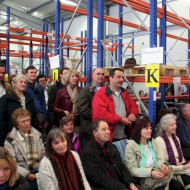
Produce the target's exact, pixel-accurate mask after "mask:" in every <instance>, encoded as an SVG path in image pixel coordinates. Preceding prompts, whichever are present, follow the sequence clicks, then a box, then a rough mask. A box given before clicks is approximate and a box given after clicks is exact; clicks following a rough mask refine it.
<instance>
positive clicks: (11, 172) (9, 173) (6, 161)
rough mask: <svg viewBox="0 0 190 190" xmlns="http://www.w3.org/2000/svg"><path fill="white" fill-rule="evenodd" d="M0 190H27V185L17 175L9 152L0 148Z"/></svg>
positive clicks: (23, 179)
mask: <svg viewBox="0 0 190 190" xmlns="http://www.w3.org/2000/svg"><path fill="white" fill-rule="evenodd" d="M0 189H2V190H11V189H12V190H28V189H29V184H28V183H27V181H26V180H25V178H24V177H23V176H21V175H19V174H18V172H17V166H16V163H15V161H14V159H13V157H12V156H11V154H10V153H9V151H8V150H7V149H6V148H4V147H0Z"/></svg>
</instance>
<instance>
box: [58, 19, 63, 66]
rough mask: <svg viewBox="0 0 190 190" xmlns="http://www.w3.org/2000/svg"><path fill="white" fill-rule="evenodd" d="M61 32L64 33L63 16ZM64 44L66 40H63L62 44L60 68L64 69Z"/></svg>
mask: <svg viewBox="0 0 190 190" xmlns="http://www.w3.org/2000/svg"><path fill="white" fill-rule="evenodd" d="M60 24H61V33H62V34H63V33H64V19H63V17H62V18H61V23H60ZM63 46H64V41H62V43H61V45H60V48H62V49H60V50H59V51H60V68H61V69H62V68H63V67H64V62H63Z"/></svg>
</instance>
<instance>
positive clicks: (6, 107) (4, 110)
mask: <svg viewBox="0 0 190 190" xmlns="http://www.w3.org/2000/svg"><path fill="white" fill-rule="evenodd" d="M26 85H27V77H26V76H25V75H16V76H15V77H14V79H13V88H12V90H10V91H9V92H8V93H7V94H5V95H4V96H2V97H1V98H0V105H1V109H0V126H1V130H0V146H3V144H4V141H5V138H6V136H7V134H8V133H9V132H10V131H11V130H12V128H13V125H12V122H11V114H12V113H13V112H14V110H16V109H17V108H21V107H22V108H26V109H27V110H29V112H30V114H31V116H32V117H31V118H32V125H33V127H35V128H38V127H37V119H36V118H37V116H36V109H35V105H34V101H33V98H32V96H31V95H30V94H28V93H27V92H26V91H25V90H26Z"/></svg>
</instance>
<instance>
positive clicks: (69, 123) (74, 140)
mask: <svg viewBox="0 0 190 190" xmlns="http://www.w3.org/2000/svg"><path fill="white" fill-rule="evenodd" d="M59 127H60V129H61V130H62V131H63V132H64V133H66V134H67V136H68V137H69V140H70V142H71V144H72V147H71V149H72V150H74V151H76V152H78V153H80V151H81V146H80V136H79V134H77V133H74V132H73V130H74V119H73V117H70V116H64V117H63V118H62V119H61V120H60V125H59Z"/></svg>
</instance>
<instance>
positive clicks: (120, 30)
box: [114, 5, 123, 66]
mask: <svg viewBox="0 0 190 190" xmlns="http://www.w3.org/2000/svg"><path fill="white" fill-rule="evenodd" d="M119 19H120V24H119V31H118V34H119V35H118V36H119V37H122V35H123V6H122V5H119ZM122 43H123V40H122V39H121V38H120V39H119V44H118V52H117V63H118V65H119V66H122V56H121V55H122ZM114 66H115V65H114Z"/></svg>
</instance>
